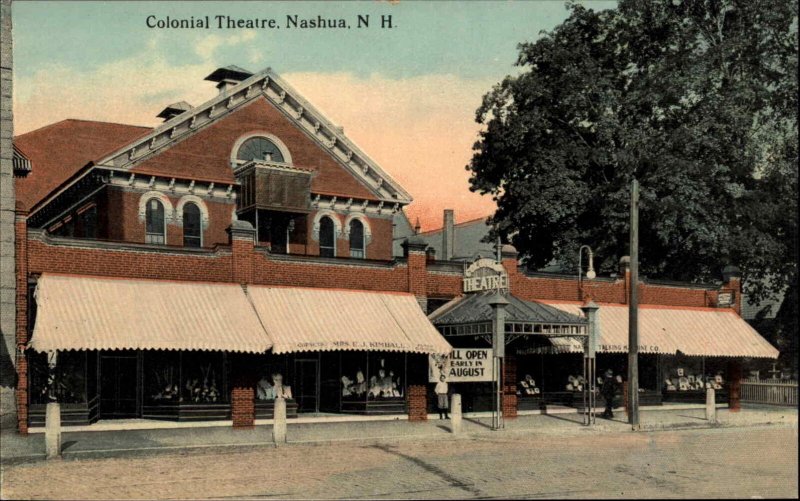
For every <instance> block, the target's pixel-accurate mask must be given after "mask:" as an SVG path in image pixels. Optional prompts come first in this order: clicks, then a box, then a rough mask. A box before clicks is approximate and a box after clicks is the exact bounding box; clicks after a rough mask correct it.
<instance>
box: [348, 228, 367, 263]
mask: <svg viewBox="0 0 800 501" xmlns="http://www.w3.org/2000/svg"><path fill="white" fill-rule="evenodd" d="M350 257H357V258H359V259H364V225H363V224H362V223H361V221H359V220H358V219H353V220H352V221H350Z"/></svg>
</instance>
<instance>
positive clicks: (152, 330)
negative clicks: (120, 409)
mask: <svg viewBox="0 0 800 501" xmlns="http://www.w3.org/2000/svg"><path fill="white" fill-rule="evenodd" d="M35 295H36V307H37V312H36V324H35V327H34V330H33V336H32V337H31V340H30V343H29V346H30V347H31V348H33V349H34V350H36V351H39V352H45V351H54V350H57V351H66V350H124V349H142V350H219V351H232V352H249V353H263V352H266V351H267V350H268V349H269V348H270V347H271V346H272V342H271V340H270V339H269V336H268V335H267V334H266V333H265V332H264V329H263V327H262V326H261V323H260V322H259V319H258V316H257V315H256V313H255V311H254V310H253V308H252V306H251V305H250V302H249V301H248V299H247V296H246V295H245V293H244V291H243V290H242V287H241V286H240V285H238V284H219V283H199V282H171V281H164V280H131V279H114V278H99V277H87V276H65V275H51V274H44V275H42V276H41V277H40V278H39V281H38V284H37V286H36V294H35Z"/></svg>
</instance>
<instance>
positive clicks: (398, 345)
mask: <svg viewBox="0 0 800 501" xmlns="http://www.w3.org/2000/svg"><path fill="white" fill-rule="evenodd" d="M247 294H248V296H249V297H250V299H251V300H252V302H253V306H254V307H255V309H256V311H257V312H258V315H259V317H260V318H261V321H262V323H263V325H264V328H265V329H266V331H267V334H268V335H269V336H270V338H271V339H272V340H273V342H274V343H275V344H274V346H273V347H272V351H273V353H276V354H281V353H293V352H302V351H338V350H368V351H397V352H408V353H433V354H435V353H443V354H444V353H450V351H451V350H452V348H451V346H450V344H449V343H448V342H447V341H446V340H445V339H444V337H442V335H441V334H439V332H438V331H437V330H436V328H435V327H434V326H433V325H432V324H431V322H430V321H429V320H428V318H427V317H426V316H425V313H424V312H423V311H422V308H420V306H419V303H418V302H417V300H416V298H415V297H414V296H413V295H412V294H407V293H392V292H371V291H360V290H341V289H336V290H332V289H312V288H299V287H264V286H253V285H251V286H248V287H247Z"/></svg>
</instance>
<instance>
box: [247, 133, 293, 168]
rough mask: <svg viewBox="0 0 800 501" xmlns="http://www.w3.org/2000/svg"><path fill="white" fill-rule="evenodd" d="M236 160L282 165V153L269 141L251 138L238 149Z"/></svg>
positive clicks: (263, 138)
mask: <svg viewBox="0 0 800 501" xmlns="http://www.w3.org/2000/svg"><path fill="white" fill-rule="evenodd" d="M236 159H237V160H243V161H244V162H249V161H250V160H269V161H271V162H278V163H283V162H284V159H283V153H281V150H280V149H279V148H278V147H277V146H276V145H275V143H273V142H272V141H270V140H269V139H267V138H265V137H251V138H250V139H248V140H247V141H245V142H244V143H242V146H240V147H239V151H238V152H236Z"/></svg>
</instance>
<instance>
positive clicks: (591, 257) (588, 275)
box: [578, 245, 597, 284]
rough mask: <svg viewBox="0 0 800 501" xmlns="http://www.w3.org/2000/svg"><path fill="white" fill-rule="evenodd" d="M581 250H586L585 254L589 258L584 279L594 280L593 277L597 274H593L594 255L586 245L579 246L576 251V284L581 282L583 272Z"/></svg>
mask: <svg viewBox="0 0 800 501" xmlns="http://www.w3.org/2000/svg"><path fill="white" fill-rule="evenodd" d="M583 249H586V254H587V255H588V257H589V269H588V270H586V278H588V279H589V280H594V277H596V276H597V273H595V272H594V253H593V252H592V248H591V247H589V246H588V245H581V247H580V248H579V249H578V284H580V283H581V281H582V277H581V271H582V270H583V263H582V262H581V257H582V256H583Z"/></svg>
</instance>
